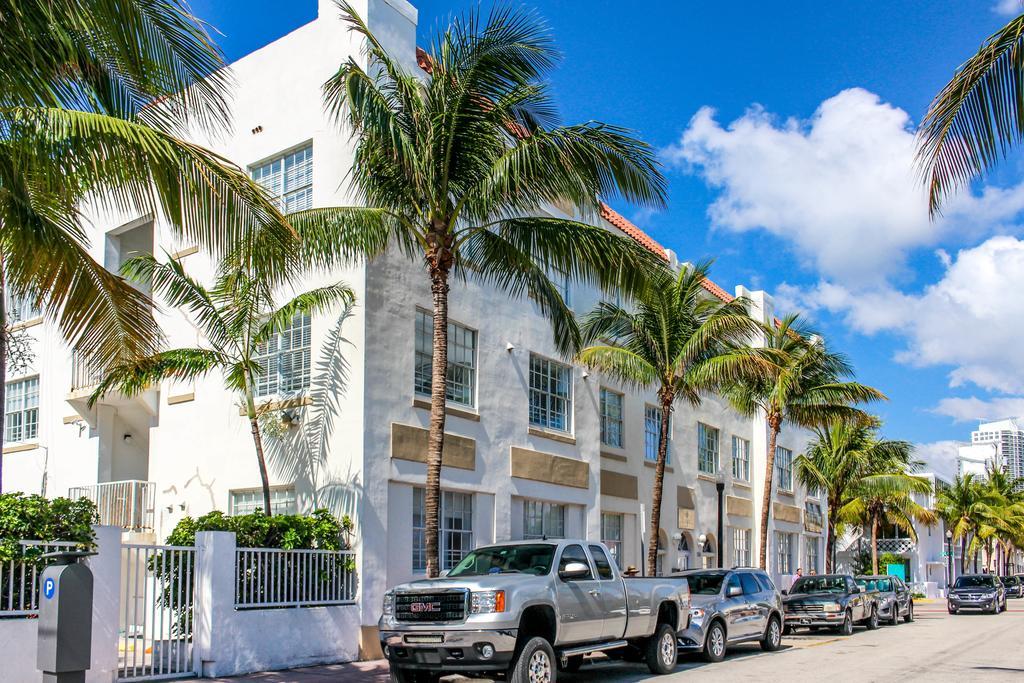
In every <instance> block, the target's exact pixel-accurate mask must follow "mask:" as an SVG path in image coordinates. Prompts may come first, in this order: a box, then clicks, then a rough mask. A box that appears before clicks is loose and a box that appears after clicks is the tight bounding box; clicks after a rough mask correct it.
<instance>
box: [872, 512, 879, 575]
mask: <svg viewBox="0 0 1024 683" xmlns="http://www.w3.org/2000/svg"><path fill="white" fill-rule="evenodd" d="M871 573H872V574H875V575H877V574H878V513H877V512H872V513H871Z"/></svg>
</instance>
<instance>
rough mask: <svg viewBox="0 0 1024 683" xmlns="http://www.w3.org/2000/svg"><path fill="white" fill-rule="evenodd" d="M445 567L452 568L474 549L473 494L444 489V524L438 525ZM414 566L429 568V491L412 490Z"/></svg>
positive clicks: (440, 548)
mask: <svg viewBox="0 0 1024 683" xmlns="http://www.w3.org/2000/svg"><path fill="white" fill-rule="evenodd" d="M437 543H438V555H440V558H439V559H440V562H441V569H442V570H445V569H451V568H452V567H454V566H455V565H457V564H458V563H459V562H461V561H462V558H464V557H465V556H466V555H467V554H468V553H469V551H470V550H472V549H473V495H472V494H470V493H458V492H456V491H442V492H441V524H440V526H439V528H438V539H437ZM412 569H413V571H414V572H425V571H426V570H427V490H426V489H424V488H422V487H419V486H417V487H415V488H414V489H413V490H412Z"/></svg>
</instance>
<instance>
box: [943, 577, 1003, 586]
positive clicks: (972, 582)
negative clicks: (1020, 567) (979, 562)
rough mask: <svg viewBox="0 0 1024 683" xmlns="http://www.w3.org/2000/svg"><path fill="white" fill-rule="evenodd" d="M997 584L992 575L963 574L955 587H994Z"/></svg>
mask: <svg viewBox="0 0 1024 683" xmlns="http://www.w3.org/2000/svg"><path fill="white" fill-rule="evenodd" d="M995 585H996V583H995V581H993V580H992V577H991V576H961V577H960V578H958V579H957V580H956V584H954V586H953V588H992V587H994V586H995Z"/></svg>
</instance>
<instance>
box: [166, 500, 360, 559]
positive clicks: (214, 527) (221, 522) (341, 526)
mask: <svg viewBox="0 0 1024 683" xmlns="http://www.w3.org/2000/svg"><path fill="white" fill-rule="evenodd" d="M200 531H233V532H235V543H236V544H237V545H238V547H239V548H282V549H284V550H294V549H306V548H317V549H320V550H345V549H347V548H348V547H349V539H348V535H349V534H350V533H351V532H352V520H351V519H350V518H349V517H348V515H345V516H344V517H342V518H341V521H338V520H337V519H335V517H334V516H333V515H332V514H331V513H330V511H328V510H325V509H320V510H316V511H315V512H313V513H312V514H310V515H274V516H272V517H268V516H266V515H265V514H263V512H262V511H256V512H254V513H252V514H249V515H236V516H234V517H230V516H228V515H225V514H224V513H223V512H220V511H219V510H214V511H213V512H211V513H209V514H205V515H203V516H202V517H199V518H197V519H193V518H192V517H185V518H183V519H182V520H181V521H179V522H178V524H177V525H176V526H175V527H174V531H172V532H171V535H170V536H168V537H167V543H168V544H170V545H195V542H196V534H197V533H198V532H200Z"/></svg>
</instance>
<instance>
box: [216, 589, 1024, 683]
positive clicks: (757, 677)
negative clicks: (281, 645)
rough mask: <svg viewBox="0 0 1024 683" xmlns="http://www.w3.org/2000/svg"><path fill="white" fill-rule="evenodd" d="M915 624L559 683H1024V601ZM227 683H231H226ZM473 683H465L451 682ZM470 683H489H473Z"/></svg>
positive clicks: (315, 678) (287, 681) (348, 672)
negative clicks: (671, 668)
mask: <svg viewBox="0 0 1024 683" xmlns="http://www.w3.org/2000/svg"><path fill="white" fill-rule="evenodd" d="M915 612H916V614H917V619H916V621H914V623H912V624H902V623H901V624H900V625H899V626H883V627H882V628H880V629H879V630H877V631H865V630H864V629H862V628H858V629H857V631H856V633H854V634H853V635H852V636H850V637H848V638H843V637H839V636H836V635H833V634H824V633H821V634H814V635H795V636H786V637H785V638H783V648H782V649H781V650H779V651H778V652H761V648H760V647H758V646H757V645H744V646H739V647H737V648H735V650H734V651H732V652H731V653H730V654H729V655H728V656H727V657H726V659H725V661H724V662H720V663H718V664H706V663H704V662H702V661H700V660H699V659H697V658H696V657H693V656H687V657H685V658H684V659H683V660H682V661H681V662H680V665H679V669H678V671H677V672H676V673H674V674H672V675H669V676H663V677H662V676H651V675H650V674H649V673H648V672H647V669H646V667H638V666H635V665H619V664H612V663H607V662H600V663H595V664H587V665H584V667H583V668H582V669H581V670H580V672H579V673H578V674H574V675H569V674H562V675H560V676H559V678H558V680H559V683H639V682H640V681H644V682H645V683H683V682H684V681H693V680H697V681H780V682H788V681H796V680H815V681H827V682H828V683H844V682H846V681H856V682H857V683H862V682H867V681H884V682H885V683H893V682H894V681H899V683H904V682H905V681H928V682H929V683H936V682H937V681H956V682H957V683H967V682H971V683H973V681H1024V600H1016V601H1011V602H1010V610H1009V611H1008V612H1004V613H1003V614H999V615H995V616H991V615H987V614H986V615H982V614H973V613H961V614H959V615H957V616H950V615H949V614H947V613H946V609H945V606H944V605H943V604H941V603H939V604H932V605H920V606H918V608H917V609H916V610H915ZM223 680H224V681H225V682H227V681H228V680H229V679H223ZM242 680H244V681H257V682H259V683H307V682H308V683H328V682H334V683H386V682H387V680H388V675H387V665H386V663H384V662H380V661H378V662H359V663H356V664H343V665H335V666H324V667H310V668H308V669H296V670H293V671H280V672H273V673H263V674H251V675H249V676H244V677H240V678H237V679H230V681H232V682H233V683H237V682H238V681H242ZM448 681H451V683H470V682H469V681H468V680H467V679H464V678H457V679H448ZM472 683H483V682H482V681H479V682H478V681H473V682H472Z"/></svg>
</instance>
